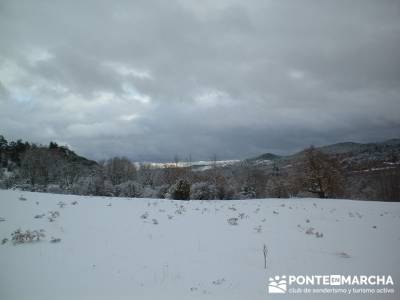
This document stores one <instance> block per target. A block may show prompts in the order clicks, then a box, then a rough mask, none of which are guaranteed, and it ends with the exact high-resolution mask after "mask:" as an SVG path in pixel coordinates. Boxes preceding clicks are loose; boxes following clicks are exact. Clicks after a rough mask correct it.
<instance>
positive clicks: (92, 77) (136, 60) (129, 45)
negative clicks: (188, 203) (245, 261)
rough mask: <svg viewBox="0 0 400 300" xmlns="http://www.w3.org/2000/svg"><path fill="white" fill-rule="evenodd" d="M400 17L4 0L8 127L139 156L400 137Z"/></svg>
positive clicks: (290, 8)
mask: <svg viewBox="0 0 400 300" xmlns="http://www.w3.org/2000/svg"><path fill="white" fill-rule="evenodd" d="M399 17H400V4H399V2H398V1H390V0H384V1H351V2H349V1H340V0H339V1H312V0H310V1H297V2H293V1H247V2H243V1H233V0H231V1H228V0H227V1H202V2H201V4H200V3H199V2H197V1H178V0H177V1H118V3H111V2H109V1H68V2H65V1H49V2H41V3H38V2H36V1H27V2H19V1H2V3H1V4H0V35H1V36H2V43H1V46H0V105H1V109H0V128H1V131H2V134H5V135H6V136H7V137H8V138H19V137H21V138H25V139H28V140H33V141H37V142H43V143H47V142H48V141H49V140H50V139H52V140H58V141H60V142H62V143H67V144H69V145H70V146H71V147H73V148H74V149H75V150H77V151H78V152H80V153H82V154H84V155H87V156H89V157H92V158H96V159H98V158H103V157H108V156H112V155H125V156H128V157H131V158H132V159H137V160H141V159H142V160H168V159H171V158H172V157H173V155H174V154H179V155H180V156H185V155H188V154H189V153H191V154H192V156H193V157H194V158H198V159H205V158H209V157H210V156H212V155H213V154H214V153H216V154H217V155H219V156H220V157H221V158H240V157H246V156H250V155H256V154H259V153H262V152H266V151H270V152H273V151H275V152H278V153H290V152H292V151H296V150H300V149H301V148H303V147H306V146H308V145H309V144H323V143H331V142H338V141H343V140H354V141H369V140H382V139H386V138H392V137H396V135H397V136H398V132H400V130H399V129H400V120H399V118H398V115H399V113H400V99H399V98H400V82H399V81H400V71H399V70H400V60H399V59H398V53H397V52H398V49H399V48H400V47H399V46H400V22H399V21H398V20H399V19H400V18H399ZM118 68H120V69H118ZM121 70H122V71H121ZM143 74H145V75H143Z"/></svg>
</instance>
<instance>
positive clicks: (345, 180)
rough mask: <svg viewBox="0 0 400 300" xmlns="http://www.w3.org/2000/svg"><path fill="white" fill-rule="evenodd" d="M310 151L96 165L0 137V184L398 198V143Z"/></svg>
mask: <svg viewBox="0 0 400 300" xmlns="http://www.w3.org/2000/svg"><path fill="white" fill-rule="evenodd" d="M349 144H350V145H348V144H342V145H341V144H337V145H331V146H326V147H320V148H314V147H310V148H307V149H305V150H304V151H302V152H299V153H297V154H294V155H291V156H286V157H282V156H277V155H273V154H268V155H261V156H259V157H255V158H249V159H245V160H236V161H228V162H221V161H218V160H217V158H216V156H215V158H214V160H211V161H209V162H203V163H200V164H199V163H196V162H192V161H190V160H183V161H180V160H179V158H178V157H177V156H176V157H175V159H174V162H172V163H166V164H152V163H135V162H132V161H131V160H129V159H128V158H124V157H114V158H110V159H107V160H102V161H99V162H95V161H91V160H88V159H86V158H84V157H81V156H79V155H77V154H75V153H74V152H73V151H71V150H69V149H68V148H67V147H65V146H59V145H57V143H54V142H50V143H49V145H48V146H43V145H36V144H31V143H29V142H22V141H21V140H18V141H16V142H14V141H11V142H8V141H7V140H6V139H5V138H4V137H3V136H0V159H1V160H0V165H1V169H0V187H2V188H19V189H22V190H27V191H40V192H52V193H62V194H76V195H96V196H117V197H118V196H119V197H141V198H170V199H179V200H189V199H195V200H202V199H220V200H222V199H225V200H229V199H252V198H265V197H275V198H290V197H319V198H350V199H370V200H381V201H399V200H400V187H399V184H398V183H399V181H400V179H399V178H400V160H399V157H400V140H391V141H388V142H385V143H381V144H359V145H358V147H355V145H353V144H351V143H349Z"/></svg>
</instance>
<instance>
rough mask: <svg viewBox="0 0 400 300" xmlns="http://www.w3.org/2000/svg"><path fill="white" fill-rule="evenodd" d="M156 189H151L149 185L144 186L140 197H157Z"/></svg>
mask: <svg viewBox="0 0 400 300" xmlns="http://www.w3.org/2000/svg"><path fill="white" fill-rule="evenodd" d="M157 195H158V191H157V190H155V189H153V188H152V187H151V186H148V185H147V186H145V187H143V189H142V193H141V195H140V196H141V197H142V198H158V197H157Z"/></svg>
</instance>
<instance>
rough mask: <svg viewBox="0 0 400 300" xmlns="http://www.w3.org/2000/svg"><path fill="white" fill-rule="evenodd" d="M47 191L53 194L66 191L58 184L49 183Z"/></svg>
mask: <svg viewBox="0 0 400 300" xmlns="http://www.w3.org/2000/svg"><path fill="white" fill-rule="evenodd" d="M46 191H47V192H48V193H53V194H62V193H63V192H64V191H63V189H62V188H61V187H60V185H58V184H49V185H48V186H47V189H46Z"/></svg>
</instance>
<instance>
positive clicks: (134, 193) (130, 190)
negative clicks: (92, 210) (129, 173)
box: [115, 180, 143, 197]
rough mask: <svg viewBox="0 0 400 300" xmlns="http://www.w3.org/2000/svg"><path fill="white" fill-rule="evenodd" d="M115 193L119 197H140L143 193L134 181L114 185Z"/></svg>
mask: <svg viewBox="0 0 400 300" xmlns="http://www.w3.org/2000/svg"><path fill="white" fill-rule="evenodd" d="M115 192H116V194H117V195H118V196H120V197H140V196H141V195H142V193H143V188H142V186H141V185H140V184H139V183H137V182H136V181H133V180H129V181H126V182H123V183H121V184H118V185H116V186H115Z"/></svg>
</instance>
